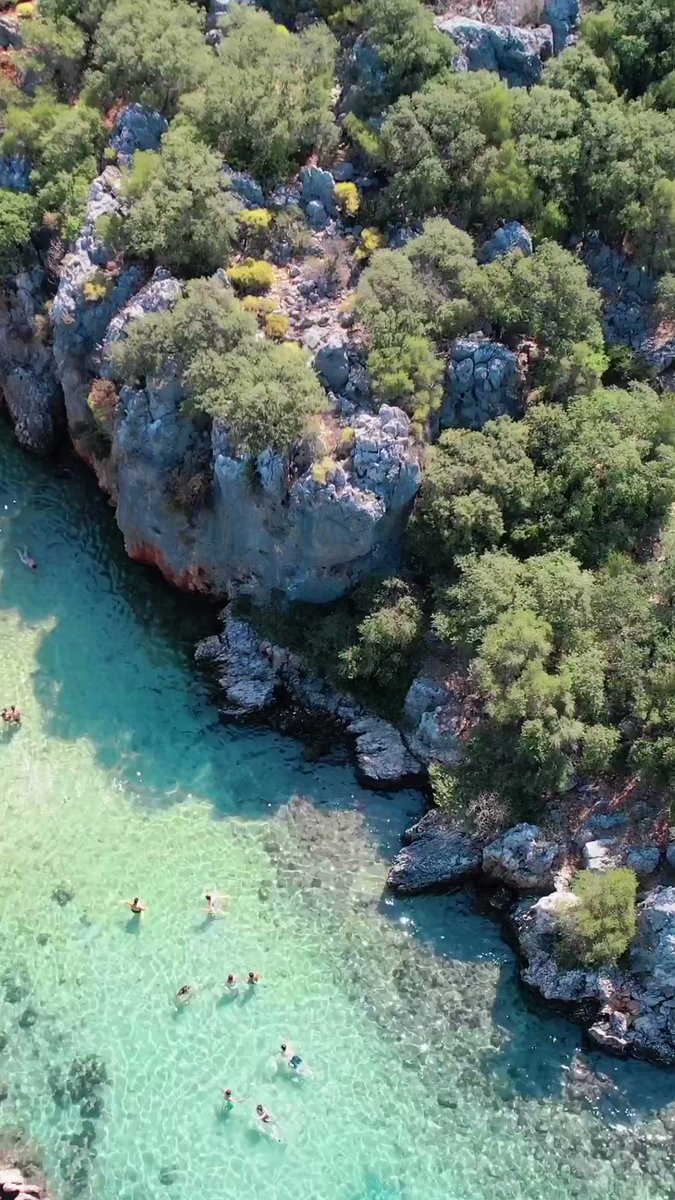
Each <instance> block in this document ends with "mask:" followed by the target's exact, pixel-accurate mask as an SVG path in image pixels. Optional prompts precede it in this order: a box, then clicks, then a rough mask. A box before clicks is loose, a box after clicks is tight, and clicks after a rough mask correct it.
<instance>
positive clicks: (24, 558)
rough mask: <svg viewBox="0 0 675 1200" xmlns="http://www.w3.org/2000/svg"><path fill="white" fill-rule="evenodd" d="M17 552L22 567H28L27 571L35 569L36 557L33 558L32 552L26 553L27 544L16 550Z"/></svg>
mask: <svg viewBox="0 0 675 1200" xmlns="http://www.w3.org/2000/svg"><path fill="white" fill-rule="evenodd" d="M17 554H18V556H19V558H20V559H21V562H22V563H23V565H24V567H28V570H29V571H37V559H36V558H33V555H32V554H29V553H28V547H27V546H24V548H23V550H17Z"/></svg>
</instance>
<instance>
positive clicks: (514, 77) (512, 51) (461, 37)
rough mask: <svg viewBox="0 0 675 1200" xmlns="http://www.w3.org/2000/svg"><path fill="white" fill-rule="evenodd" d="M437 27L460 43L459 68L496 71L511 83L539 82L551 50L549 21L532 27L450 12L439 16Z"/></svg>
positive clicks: (551, 37)
mask: <svg viewBox="0 0 675 1200" xmlns="http://www.w3.org/2000/svg"><path fill="white" fill-rule="evenodd" d="M436 28H437V29H439V30H440V31H441V33H447V34H448V35H449V36H450V37H451V38H452V40H453V41H454V42H455V43H456V44H457V46H459V49H460V56H459V58H458V59H457V61H456V64H455V65H456V67H457V68H458V70H464V71H496V72H497V73H498V74H499V76H500V77H501V78H502V79H504V80H506V81H507V82H508V83H510V84H511V85H512V86H513V87H530V86H531V85H532V84H535V83H538V82H539V80H540V78H541V73H542V69H543V65H544V63H545V62H546V61H547V59H549V58H550V57H551V55H552V54H553V31H552V29H551V27H550V25H540V26H538V27H537V28H534V29H528V28H526V27H524V26H523V27H518V26H516V25H488V24H485V23H484V22H483V21H473V20H470V19H469V18H468V17H463V16H453V15H451V14H450V15H446V16H443V17H438V18H437V20H436Z"/></svg>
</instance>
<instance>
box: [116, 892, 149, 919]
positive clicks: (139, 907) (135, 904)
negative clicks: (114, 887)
mask: <svg viewBox="0 0 675 1200" xmlns="http://www.w3.org/2000/svg"><path fill="white" fill-rule="evenodd" d="M122 904H126V905H127V907H128V908H130V909H131V911H132V913H133V914H134V916H136V917H141V916H142V915H143V913H144V912H147V911H148V906H147V904H144V903H143V901H142V900H139V899H138V896H134V898H133V900H123V901H122Z"/></svg>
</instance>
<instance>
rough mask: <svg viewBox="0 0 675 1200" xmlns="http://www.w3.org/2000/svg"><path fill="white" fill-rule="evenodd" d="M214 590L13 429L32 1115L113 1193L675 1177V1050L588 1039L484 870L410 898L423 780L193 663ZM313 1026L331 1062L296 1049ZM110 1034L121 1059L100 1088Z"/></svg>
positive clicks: (8, 860) (531, 1187)
mask: <svg viewBox="0 0 675 1200" xmlns="http://www.w3.org/2000/svg"><path fill="white" fill-rule="evenodd" d="M23 545H28V546H29V547H30V549H31V550H32V552H33V553H34V554H35V555H36V556H37V558H38V560H39V563H40V569H39V571H38V572H37V573H31V572H29V571H27V570H25V569H24V568H23V567H22V566H21V565H20V563H19V561H18V558H17V555H16V549H17V548H19V547H21V546H23ZM204 621H205V616H204V614H203V612H201V611H199V610H197V609H195V608H193V607H191V606H189V605H187V603H185V602H184V601H183V600H181V599H179V598H177V597H174V596H173V595H171V594H170V593H169V591H168V590H167V589H165V588H164V587H163V585H162V584H161V583H160V582H159V581H158V579H157V578H156V576H154V575H152V574H151V573H149V572H148V571H146V570H145V569H144V568H140V567H137V566H134V565H133V564H130V563H129V562H127V561H126V559H125V558H124V555H123V553H122V550H121V546H120V543H119V538H118V536H117V534H116V532H115V530H114V525H113V522H112V519H111V516H110V514H109V512H108V511H107V510H106V507H105V504H104V502H103V500H102V499H101V497H100V496H99V494H98V493H97V492H96V490H95V488H94V487H93V485H90V483H89V481H88V480H86V479H83V478H81V477H80V476H79V475H77V474H75V475H72V474H70V473H64V472H63V471H61V472H59V471H58V469H55V468H54V467H53V466H52V467H43V466H41V465H39V464H37V463H35V462H33V461H32V460H30V459H28V458H26V457H24V456H23V455H22V454H21V453H20V452H19V451H18V450H17V449H16V448H15V447H14V446H13V444H11V442H10V440H9V436H8V434H7V433H6V431H5V430H0V702H2V703H8V702H13V701H15V702H17V703H18V704H19V705H20V707H21V708H22V710H23V712H24V722H23V726H22V728H21V729H20V730H19V731H18V732H16V733H14V734H7V733H5V734H4V735H3V737H2V741H0V820H1V825H0V1034H3V1033H4V1034H5V1035H6V1043H5V1045H4V1049H3V1050H2V1052H1V1053H0V1096H4V1097H5V1098H4V1099H3V1101H2V1102H1V1103H0V1135H1V1134H2V1130H3V1128H4V1129H7V1128H9V1127H10V1126H12V1125H16V1124H19V1125H21V1126H22V1127H23V1128H24V1129H25V1130H26V1131H27V1133H28V1135H29V1137H30V1138H31V1139H32V1141H33V1142H34V1143H35V1144H36V1145H37V1146H39V1148H40V1150H41V1151H42V1153H43V1155H44V1157H45V1163H46V1166H47V1168H48V1170H49V1172H50V1173H51V1176H52V1178H53V1180H54V1182H55V1185H56V1191H57V1193H58V1195H59V1196H66V1197H70V1196H72V1195H75V1194H78V1193H79V1194H80V1195H82V1196H84V1197H91V1198H96V1200H156V1198H163V1197H166V1198H167V1200H172V1198H173V1197H181V1196H183V1195H185V1194H189V1195H194V1196H199V1198H200V1200H220V1198H221V1197H223V1196H225V1195H227V1194H228V1193H232V1192H233V1191H234V1190H235V1189H237V1190H241V1189H242V1188H244V1189H245V1190H246V1193H247V1194H248V1195H249V1196H252V1197H255V1200H290V1198H295V1197H304V1198H306V1200H464V1198H466V1200H469V1198H470V1200H474V1198H476V1200H492V1198H493V1197H497V1196H499V1197H501V1196H502V1195H504V1194H507V1195H508V1196H509V1197H510V1198H511V1200H521V1198H522V1200H535V1198H539V1197H541V1198H542V1200H549V1198H553V1197H556V1198H562V1197H572V1196H577V1195H578V1196H583V1197H585V1198H589V1197H591V1198H594V1197H612V1198H613V1200H623V1198H624V1197H625V1198H628V1197H631V1198H637V1200H640V1198H650V1200H651V1198H653V1197H663V1198H664V1200H665V1198H666V1197H670V1196H672V1195H673V1188H674V1187H675V1175H674V1173H673V1171H672V1169H671V1166H670V1163H671V1157H672V1153H671V1145H672V1141H671V1130H675V1105H674V1107H673V1108H672V1109H671V1107H670V1105H671V1102H673V1101H675V1076H674V1075H673V1074H671V1073H668V1072H659V1071H657V1070H654V1069H652V1068H649V1067H646V1066H644V1065H640V1064H629V1065H624V1064H616V1063H613V1062H612V1061H611V1060H608V1059H602V1058H598V1057H595V1056H580V1054H579V1046H578V1035H577V1032H576V1031H575V1030H574V1029H573V1028H572V1027H571V1026H569V1025H568V1024H566V1023H565V1022H563V1021H560V1020H558V1019H557V1018H551V1017H550V1016H546V1017H542V1016H540V1015H537V1014H535V1013H534V1012H532V1011H529V1010H528V1008H527V1006H526V1003H525V1000H524V998H523V996H522V994H521V993H520V991H519V990H518V988H517V986H516V972H515V964H514V961H513V957H512V955H511V952H510V951H509V950H508V948H507V947H506V946H505V945H504V943H503V942H502V940H501V938H500V936H499V933H498V931H497V928H496V926H494V925H493V924H492V923H491V922H489V921H488V920H487V919H485V918H483V917H480V916H478V915H476V913H475V912H474V909H473V906H472V903H471V901H470V899H469V897H466V896H459V897H453V898H444V899H441V898H431V899H428V900H418V901H409V902H407V903H402V902H395V903H394V902H392V901H391V900H388V899H383V898H382V884H383V880H384V876H385V873H386V858H387V855H388V854H390V853H391V850H392V848H393V846H395V845H396V844H397V840H398V835H399V833H400V830H401V828H402V827H403V826H404V825H405V823H406V820H407V819H408V818H409V817H410V816H411V815H412V814H414V813H416V812H418V811H419V807H420V799H419V797H417V796H416V795H414V794H410V793H409V794H404V795H399V796H382V795H374V794H372V793H368V792H365V791H363V790H362V789H360V788H359V787H358V786H357V785H356V783H355V781H354V777H353V775H352V772H351V770H350V769H349V767H348V765H346V764H340V763H334V764H332V765H330V764H310V763H308V762H307V761H306V760H305V758H304V755H303V748H302V747H301V746H300V745H299V744H297V743H296V742H294V741H292V740H289V739H283V738H280V737H277V736H274V735H272V734H271V733H269V732H266V731H261V730H241V729H236V728H223V727H222V726H220V725H219V724H218V722H217V719H216V714H215V711H214V709H213V707H212V706H211V705H210V704H209V702H208V700H207V697H206V694H205V692H204V690H203V688H202V686H201V684H200V682H199V681H198V680H197V679H196V678H195V676H194V674H193V672H192V670H191V665H190V659H191V649H192V645H193V642H194V640H195V638H196V637H197V636H198V634H199V633H200V632H201V631H202V630H203V627H204ZM297 794H300V795H302V796H304V797H306V801H305V802H303V803H300V804H298V803H297V802H295V803H292V804H290V807H289V802H291V800H292V798H293V796H295V795H297ZM216 887H217V888H219V889H220V890H222V891H223V892H226V893H227V894H228V896H229V900H227V902H226V904H225V907H224V915H223V916H222V917H221V918H218V919H216V920H214V921H212V922H209V921H207V920H205V919H204V913H203V911H202V907H203V904H204V899H203V897H204V893H205V891H207V890H208V889H209V888H216ZM59 888H61V889H63V890H64V892H65V893H72V898H71V899H69V900H68V899H67V896H66V895H65V894H63V893H62V894H60V895H59V893H58V891H57V889H59ZM136 894H140V896H141V897H142V898H143V899H144V900H145V902H146V903H147V904H148V909H149V911H148V913H147V915H146V916H145V917H144V918H143V920H142V921H141V922H140V923H139V924H136V923H135V922H134V921H133V920H130V919H129V912H128V910H127V909H126V908H125V907H124V905H123V904H121V901H122V900H124V899H125V898H126V897H130V896H133V895H136ZM59 899H60V900H61V901H65V903H59V902H58V901H59ZM250 969H254V970H256V971H260V972H262V975H263V981H262V983H261V984H260V985H259V987H258V988H257V989H256V991H255V993H254V994H253V995H251V996H248V995H245V996H244V995H240V996H237V997H235V998H234V999H228V998H224V996H223V990H222V983H223V980H224V978H225V976H226V974H227V973H228V972H229V971H235V972H237V973H239V974H241V973H242V972H244V973H245V972H247V971H248V970H250ZM183 983H193V984H195V985H196V986H197V988H198V994H197V996H196V998H195V999H194V1001H193V1003H192V1004H190V1005H189V1006H188V1007H186V1008H185V1009H183V1010H180V1011H177V1010H176V1008H175V1006H174V1005H173V1002H172V1000H173V995H174V993H175V991H176V989H177V988H178V987H179V986H180V985H181V984H183ZM284 1038H287V1039H289V1040H291V1041H292V1042H293V1043H294V1044H295V1045H296V1046H297V1047H298V1048H299V1050H300V1053H301V1054H302V1055H303V1057H304V1058H305V1059H306V1060H307V1062H308V1063H309V1064H310V1065H311V1067H312V1070H313V1077H312V1078H311V1079H308V1080H306V1081H304V1082H303V1083H301V1084H297V1083H294V1082H292V1081H291V1080H289V1079H288V1078H286V1077H285V1076H284V1074H283V1073H282V1072H280V1071H278V1070H277V1064H276V1061H275V1058H274V1055H275V1051H276V1050H277V1048H278V1046H279V1043H280V1042H281V1041H282V1040H283V1039H284ZM3 1041H4V1039H2V1038H0V1045H1V1044H2V1042H3ZM90 1055H94V1056H96V1058H97V1059H99V1060H100V1061H101V1062H102V1063H103V1064H104V1066H105V1071H106V1074H107V1077H108V1079H109V1083H108V1084H104V1085H102V1087H100V1088H99V1089H98V1092H96V1091H94V1092H91V1093H90V1094H88V1095H86V1096H84V1101H83V1103H82V1102H81V1098H80V1099H78V1100H77V1102H74V1101H73V1099H72V1098H71V1096H70V1095H69V1093H68V1087H67V1084H68V1079H69V1077H68V1072H69V1071H70V1069H71V1064H72V1063H73V1061H74V1060H76V1059H84V1058H87V1057H88V1056H90ZM581 1061H583V1062H584V1063H585V1064H586V1066H590V1068H592V1070H594V1071H596V1072H599V1073H600V1074H601V1076H602V1078H600V1079H599V1080H597V1079H595V1080H593V1081H592V1086H590V1088H587V1089H584V1088H582V1087H581V1085H580V1084H579V1083H578V1082H574V1079H573V1076H574V1075H575V1073H576V1071H577V1068H578V1066H579V1063H580V1062H581ZM570 1068H572V1071H570ZM70 1081H71V1083H72V1082H73V1076H72V1075H71V1076H70ZM64 1083H65V1085H66V1086H65V1090H64ZM225 1086H231V1087H232V1088H233V1089H234V1092H235V1095H236V1096H238V1097H243V1098H244V1099H245V1103H244V1104H242V1105H240V1106H238V1107H237V1109H236V1110H235V1112H234V1113H233V1114H232V1115H231V1116H230V1117H224V1116H223V1113H222V1110H221V1109H220V1101H219V1093H220V1090H221V1089H222V1088H223V1087H225ZM85 1091H86V1088H85ZM76 1095H78V1093H77V1092H76V1091H75V1090H73V1096H76ZM82 1095H84V1092H83V1093H82ZM97 1096H98V1098H99V1100H101V1099H102V1101H103V1108H102V1112H101V1114H100V1115H98V1116H97V1115H92V1109H93V1114H95V1113H96V1111H97V1108H96V1100H97ZM258 1101H260V1102H262V1103H263V1104H265V1105H266V1106H267V1107H268V1108H269V1109H271V1111H272V1112H273V1113H274V1114H275V1116H276V1118H277V1120H278V1124H279V1129H280V1131H281V1134H282V1136H283V1140H282V1142H281V1144H279V1143H277V1142H275V1141H272V1140H269V1139H266V1138H264V1137H262V1136H260V1135H259V1134H258V1132H257V1131H256V1129H255V1128H254V1121H253V1117H252V1110H253V1106H254V1104H255V1103H256V1102H258ZM88 1106H89V1108H88Z"/></svg>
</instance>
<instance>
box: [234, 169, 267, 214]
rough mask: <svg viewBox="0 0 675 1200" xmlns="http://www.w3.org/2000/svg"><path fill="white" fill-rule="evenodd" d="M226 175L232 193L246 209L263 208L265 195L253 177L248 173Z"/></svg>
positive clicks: (237, 172)
mask: <svg viewBox="0 0 675 1200" xmlns="http://www.w3.org/2000/svg"><path fill="white" fill-rule="evenodd" d="M227 175H228V178H229V180H230V185H231V187H232V191H233V192H235V193H236V195H237V196H238V197H239V199H240V200H243V202H244V204H245V205H246V207H247V208H264V207H265V193H264V192H263V190H262V188H261V186H260V184H259V183H258V180H257V179H256V178H255V176H253V175H251V174H250V172H249V171H232V172H230V171H228V172H227Z"/></svg>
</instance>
